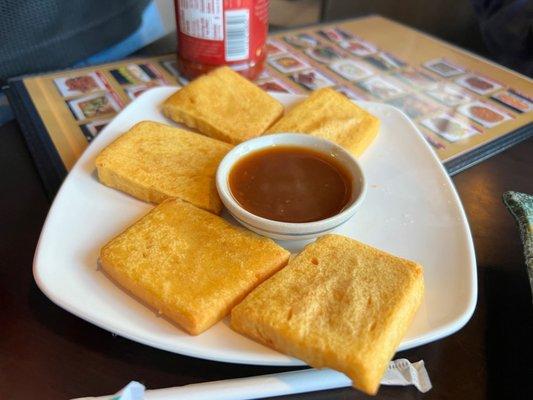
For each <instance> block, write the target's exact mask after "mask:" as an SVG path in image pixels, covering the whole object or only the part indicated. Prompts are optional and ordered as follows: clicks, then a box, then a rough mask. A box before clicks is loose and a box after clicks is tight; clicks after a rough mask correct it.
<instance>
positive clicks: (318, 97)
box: [267, 88, 380, 156]
mask: <svg viewBox="0 0 533 400" xmlns="http://www.w3.org/2000/svg"><path fill="white" fill-rule="evenodd" d="M379 125H380V124H379V119H377V118H376V117H374V116H373V115H372V114H370V113H368V112H367V111H365V110H363V109H362V108H360V107H359V106H357V105H356V104H354V103H353V102H352V101H351V100H349V99H348V98H347V97H346V96H344V95H343V94H341V93H339V92H336V91H335V90H333V89H331V88H323V89H319V90H316V91H314V92H313V93H312V94H311V95H310V96H309V97H308V98H307V99H305V100H303V101H302V102H300V103H298V104H296V105H295V106H294V107H293V108H291V109H290V110H289V111H288V112H287V113H286V114H285V115H284V116H283V117H282V118H281V119H280V120H279V121H278V122H276V123H275V124H274V125H273V126H272V127H270V128H269V129H268V131H267V133H281V132H297V133H307V134H310V135H313V136H318V137H322V138H324V139H328V140H331V141H332V142H335V143H337V144H338V145H340V146H342V147H344V148H345V149H346V150H348V151H349V152H351V153H352V154H353V155H355V156H360V155H361V154H363V152H364V151H365V150H366V149H367V147H368V146H370V144H371V143H372V142H373V141H374V139H375V138H376V136H377V134H378V131H379Z"/></svg>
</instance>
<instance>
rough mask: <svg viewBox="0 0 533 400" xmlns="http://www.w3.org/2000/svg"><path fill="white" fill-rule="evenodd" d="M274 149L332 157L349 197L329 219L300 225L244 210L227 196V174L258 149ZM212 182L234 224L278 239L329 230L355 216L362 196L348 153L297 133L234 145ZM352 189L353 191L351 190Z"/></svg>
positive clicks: (355, 166) (355, 167)
mask: <svg viewBox="0 0 533 400" xmlns="http://www.w3.org/2000/svg"><path fill="white" fill-rule="evenodd" d="M274 146H297V147H304V148H308V149H311V150H314V151H317V152H320V153H324V154H326V155H329V156H331V157H334V158H335V159H336V160H337V162H338V163H339V164H341V165H342V166H343V167H344V169H345V170H346V172H347V173H348V174H349V176H350V179H351V185H352V194H351V198H350V200H349V201H348V203H347V204H346V206H345V207H344V208H343V209H342V210H341V211H340V212H339V213H338V214H336V215H334V216H332V217H329V218H326V219H322V220H319V221H313V222H301V223H300V222H282V221H274V220H271V219H266V218H263V217H259V216H257V215H255V214H252V213H251V212H249V211H247V210H245V209H244V208H243V207H242V206H241V205H240V204H239V202H238V201H237V200H236V199H235V198H234V197H233V194H232V193H231V189H230V186H229V179H228V178H229V174H230V172H231V170H232V168H233V166H234V165H235V164H236V163H237V162H238V161H239V160H240V159H241V158H243V157H245V156H248V155H249V154H251V153H253V152H256V151H258V150H263V149H266V148H269V147H274ZM216 183H217V190H218V194H219V195H220V198H221V199H222V203H224V205H225V206H226V208H227V209H228V211H229V213H230V214H231V215H232V216H233V217H234V218H235V219H236V220H237V221H238V222H240V223H241V224H242V225H244V226H245V227H246V228H248V229H250V230H252V231H254V232H256V233H258V234H260V235H263V236H268V237H270V238H272V239H278V240H308V239H313V238H315V237H317V236H320V235H323V234H325V233H328V232H330V231H332V230H333V229H335V228H337V227H338V226H340V225H342V224H344V223H345V222H346V221H348V220H349V219H350V218H351V217H352V216H353V215H354V214H355V212H356V211H357V208H358V207H359V206H360V205H361V203H362V201H363V199H364V197H365V194H366V181H365V177H364V174H363V170H362V169H361V166H360V165H359V163H358V162H357V160H356V159H355V158H354V157H353V156H352V155H351V154H350V153H348V152H347V151H346V150H344V149H343V148H342V147H340V146H339V145H337V144H335V143H333V142H330V141H329V140H325V139H321V138H317V137H315V136H311V135H305V134H301V133H279V134H273V135H265V136H260V137H258V138H255V139H251V140H248V141H246V142H243V143H241V144H239V145H238V146H235V147H234V148H233V149H232V150H231V151H230V152H229V153H228V154H226V156H225V157H224V158H223V159H222V161H221V163H220V165H219V167H218V170H217V175H216ZM354 188H355V189H356V190H353V189H354Z"/></svg>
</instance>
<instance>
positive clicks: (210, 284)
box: [100, 199, 289, 335]
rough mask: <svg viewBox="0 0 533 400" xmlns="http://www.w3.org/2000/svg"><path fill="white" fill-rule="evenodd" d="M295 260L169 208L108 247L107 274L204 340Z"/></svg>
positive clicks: (222, 224)
mask: <svg viewBox="0 0 533 400" xmlns="http://www.w3.org/2000/svg"><path fill="white" fill-rule="evenodd" d="M288 258H289V252H288V251H286V250H285V249H283V248H282V247H280V246H278V245H277V244H276V243H274V241H272V240H271V239H267V238H265V237H262V236H259V235H256V234H255V233H252V232H250V231H247V230H246V229H243V228H238V227H235V226H233V225H231V224H230V223H228V222H227V221H226V220H224V219H222V218H220V217H218V216H216V215H214V214H211V213H209V212H207V211H204V210H201V209H199V208H197V207H195V206H193V205H191V204H189V203H186V202H183V201H181V200H177V199H174V200H167V201H165V202H163V203H161V204H160V205H158V206H157V207H155V208H154V209H153V210H152V211H150V212H149V213H148V214H147V215H145V216H144V217H143V218H141V219H140V220H139V221H137V222H136V223H135V224H133V225H132V226H130V227H129V228H128V229H126V230H125V231H124V232H123V233H121V234H120V235H118V236H117V237H116V238H114V239H113V240H111V241H110V242H109V243H108V244H106V245H105V246H104V247H103V248H102V250H101V252H100V265H101V267H102V268H103V270H104V271H105V272H106V273H107V274H108V275H109V276H110V277H111V278H113V279H114V280H115V281H116V282H118V283H119V284H120V285H121V286H123V287H124V288H126V289H127V290H129V291H130V292H131V293H132V294H134V295H135V296H136V297H138V298H139V299H141V300H143V301H144V302H146V303H147V304H148V305H150V306H151V307H153V308H154V309H156V310H158V311H159V312H161V313H162V314H163V315H165V316H167V317H168V318H169V319H171V320H172V321H174V322H176V323H177V324H178V325H179V326H181V327H182V328H183V329H184V330H186V331H187V332H189V333H190V334H192V335H197V334H199V333H201V332H203V331H205V330H206V329H208V328H209V327H210V326H212V325H213V324H215V323H217V322H218V321H220V320H221V319H222V318H224V317H225V316H226V315H227V314H228V313H229V312H230V310H231V309H232V308H233V307H234V306H235V305H236V304H237V303H239V302H240V301H241V300H242V299H243V298H244V297H245V296H246V295H247V294H248V293H249V292H250V291H252V289H254V288H255V287H256V286H257V285H258V284H259V283H261V282H262V281H264V280H265V279H267V278H268V277H270V276H271V275H272V274H274V273H275V272H276V271H278V270H279V269H280V268H282V267H283V266H285V265H286V263H287V260H288Z"/></svg>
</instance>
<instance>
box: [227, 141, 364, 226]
mask: <svg viewBox="0 0 533 400" xmlns="http://www.w3.org/2000/svg"><path fill="white" fill-rule="evenodd" d="M351 186H352V185H351V179H350V176H349V175H348V172H347V171H345V169H344V168H343V167H342V166H341V165H340V164H339V163H338V161H336V160H335V159H334V158H333V157H331V156H329V155H327V154H323V153H320V152H317V151H314V150H311V149H308V148H304V147H298V146H273V147H271V148H268V149H264V150H258V151H256V152H253V153H252V154H250V155H248V156H246V157H244V158H242V159H241V160H239V161H238V162H237V163H236V164H235V166H234V167H233V168H232V169H231V171H230V173H229V187H230V190H231V193H232V194H233V197H234V198H235V200H237V202H239V204H240V205H241V206H242V207H243V208H244V209H246V210H247V211H249V212H251V213H252V214H255V215H257V216H260V217H263V218H267V219H270V220H275V221H282V222H312V221H319V220H322V219H325V218H329V217H332V216H334V215H335V214H338V213H339V212H340V211H341V210H342V209H343V208H344V207H345V206H346V204H348V202H349V200H350V197H351V194H352V190H353V189H354V188H352V187H351Z"/></svg>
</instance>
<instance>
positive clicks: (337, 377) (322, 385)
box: [77, 358, 431, 400]
mask: <svg viewBox="0 0 533 400" xmlns="http://www.w3.org/2000/svg"><path fill="white" fill-rule="evenodd" d="M381 384H382V385H400V386H407V385H414V386H415V387H416V388H417V389H418V390H419V391H421V392H423V393H425V392H427V391H428V390H430V389H431V382H430V380H429V376H428V373H427V371H426V368H425V366H424V361H418V362H415V363H411V362H409V360H406V359H405V358H401V359H398V360H394V361H391V362H390V364H389V367H388V368H387V371H386V372H385V374H384V375H383V378H382V380H381ZM351 385H352V383H351V381H350V379H348V378H347V377H346V375H344V374H342V373H340V372H337V371H333V370H330V369H320V370H317V369H304V370H300V371H291V372H283V373H279V374H270V375H260V376H254V377H250V378H238V379H228V380H223V381H214V382H205V383H195V384H192V385H186V386H178V387H173V388H167V389H157V390H145V387H144V386H143V385H142V384H140V383H139V382H130V383H129V384H128V385H127V386H126V387H125V388H124V389H122V390H121V391H120V392H119V393H117V394H115V395H109V396H102V397H84V398H79V399H77V400H180V399H187V400H247V399H261V398H265V397H274V396H283V395H289V394H296V393H305V392H314V391H318V390H327V389H336V388H341V387H348V386H351Z"/></svg>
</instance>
